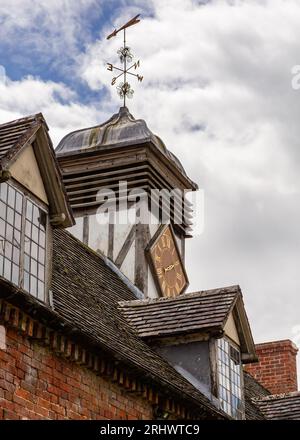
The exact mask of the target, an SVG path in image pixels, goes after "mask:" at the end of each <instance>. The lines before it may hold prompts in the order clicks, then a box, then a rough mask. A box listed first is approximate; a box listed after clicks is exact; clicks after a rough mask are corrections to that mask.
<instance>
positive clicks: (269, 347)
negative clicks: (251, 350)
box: [245, 339, 298, 394]
mask: <svg viewBox="0 0 300 440" xmlns="http://www.w3.org/2000/svg"><path fill="white" fill-rule="evenodd" d="M255 349H256V353H257V356H258V359H259V362H258V363H254V364H248V365H247V366H246V367H245V369H246V371H248V372H249V373H250V374H251V375H252V376H254V378H255V379H257V380H258V382H260V383H261V384H262V385H263V386H264V387H265V388H267V390H269V391H270V392H271V393H272V394H281V393H288V392H291V391H297V365H296V355H297V351H298V349H297V347H296V346H295V344H293V342H292V341H290V340H288V339H287V340H284V341H275V342H266V343H263V344H257V345H256V346H255Z"/></svg>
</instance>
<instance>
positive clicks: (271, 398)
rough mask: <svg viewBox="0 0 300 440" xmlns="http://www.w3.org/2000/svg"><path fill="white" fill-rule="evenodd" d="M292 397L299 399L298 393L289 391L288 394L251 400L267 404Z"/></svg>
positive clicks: (271, 395)
mask: <svg viewBox="0 0 300 440" xmlns="http://www.w3.org/2000/svg"><path fill="white" fill-rule="evenodd" d="M293 397H300V391H290V392H288V393H280V394H270V395H269V396H264V397H255V398H253V400H254V401H255V402H269V401H275V400H282V399H287V398H293Z"/></svg>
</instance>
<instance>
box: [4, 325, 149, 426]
mask: <svg viewBox="0 0 300 440" xmlns="http://www.w3.org/2000/svg"><path fill="white" fill-rule="evenodd" d="M152 417H153V415H152V405H151V404H150V403H149V402H148V401H146V400H145V399H143V398H142V397H141V396H138V395H137V394H134V393H130V392H128V391H126V390H125V389H123V388H121V387H120V386H118V385H117V384H116V383H113V382H112V381H111V380H109V379H108V378H105V377H102V376H98V375H96V374H95V373H94V372H93V371H90V370H89V369H87V368H85V367H83V366H80V365H77V364H76V363H74V362H70V361H68V360H66V359H64V358H62V357H59V356H57V355H56V354H54V353H53V352H52V351H51V350H50V349H49V348H48V347H45V346H42V345H40V344H39V343H37V342H36V341H33V340H29V339H28V338H27V337H25V336H23V335H20V334H18V332H17V331H16V330H15V329H12V328H8V329H7V334H6V350H0V419H116V420H126V419H128V420H130V419H132V420H133V419H144V420H145V419H151V418H152Z"/></svg>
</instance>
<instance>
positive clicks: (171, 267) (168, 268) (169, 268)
mask: <svg viewBox="0 0 300 440" xmlns="http://www.w3.org/2000/svg"><path fill="white" fill-rule="evenodd" d="M174 267H175V264H170V266H168V267H165V269H164V271H165V272H169V271H170V270H172V269H174Z"/></svg>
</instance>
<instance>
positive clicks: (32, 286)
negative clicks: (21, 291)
mask: <svg viewBox="0 0 300 440" xmlns="http://www.w3.org/2000/svg"><path fill="white" fill-rule="evenodd" d="M30 293H32V295H33V296H37V279H36V278H35V277H33V276H31V277H30Z"/></svg>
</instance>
